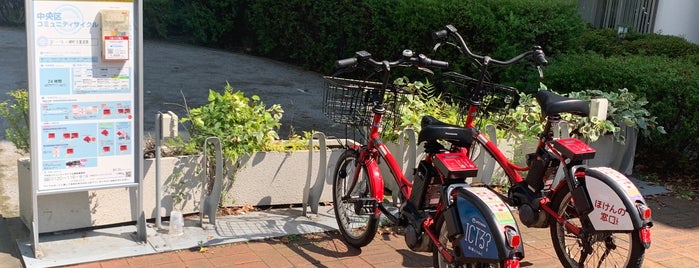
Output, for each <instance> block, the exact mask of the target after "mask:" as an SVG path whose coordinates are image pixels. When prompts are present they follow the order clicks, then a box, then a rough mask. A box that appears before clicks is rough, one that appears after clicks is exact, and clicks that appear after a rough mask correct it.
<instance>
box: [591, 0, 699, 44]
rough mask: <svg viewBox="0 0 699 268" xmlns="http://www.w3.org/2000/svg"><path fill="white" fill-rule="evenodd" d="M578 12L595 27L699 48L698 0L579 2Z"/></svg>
mask: <svg viewBox="0 0 699 268" xmlns="http://www.w3.org/2000/svg"><path fill="white" fill-rule="evenodd" d="M578 9H579V10H580V12H581V14H582V16H583V19H585V21H587V22H588V23H590V24H591V25H593V26H594V27H598V28H613V29H618V30H619V31H626V30H627V29H633V30H634V31H638V32H642V33H650V32H653V33H658V34H667V35H675V36H681V37H684V38H685V39H687V41H690V42H692V43H695V44H699V27H697V26H699V16H697V15H696V14H699V1H697V0H579V1H578Z"/></svg>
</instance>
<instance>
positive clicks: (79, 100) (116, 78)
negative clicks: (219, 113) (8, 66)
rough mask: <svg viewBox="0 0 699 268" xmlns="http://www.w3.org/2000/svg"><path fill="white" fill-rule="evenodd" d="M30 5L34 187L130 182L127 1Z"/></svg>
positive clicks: (131, 85) (133, 157)
mask: <svg viewBox="0 0 699 268" xmlns="http://www.w3.org/2000/svg"><path fill="white" fill-rule="evenodd" d="M31 5H33V8H32V9H31V10H32V14H27V15H28V16H29V15H31V18H28V19H27V22H28V24H27V28H28V33H29V34H28V35H27V37H28V38H27V48H28V55H29V65H28V66H29V70H28V71H29V73H30V76H29V77H30V81H29V90H30V95H29V96H30V109H31V110H32V111H31V112H32V113H33V115H32V121H33V122H32V124H31V125H32V130H31V131H32V144H31V146H32V162H33V163H34V164H33V165H32V167H33V168H36V170H33V171H32V173H33V174H34V177H35V178H36V179H37V180H38V181H37V185H38V188H37V190H38V192H47V191H72V190H76V189H78V190H80V189H90V188H104V187H109V186H119V185H124V184H133V183H136V182H137V180H136V175H137V174H135V171H136V168H135V165H136V161H137V160H139V158H138V156H140V155H141V154H140V153H139V152H138V149H136V148H135V146H136V141H135V139H136V138H137V137H136V136H137V132H135V131H136V128H137V125H136V121H135V120H137V119H136V117H137V116H136V115H135V112H136V109H135V107H134V105H135V103H137V99H136V97H135V96H136V92H135V87H136V86H135V80H136V79H135V74H134V70H135V67H134V59H135V58H136V57H135V56H134V49H133V48H134V44H133V42H134V40H135V39H136V38H134V25H133V24H134V20H133V14H134V11H133V9H134V2H133V1H132V0H126V1H125V0H113V1H79V0H78V1H53V0H44V1H40V0H35V1H33V3H31ZM30 28H31V29H30ZM35 161H36V162H35Z"/></svg>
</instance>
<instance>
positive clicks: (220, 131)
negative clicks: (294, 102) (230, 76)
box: [180, 83, 284, 161]
mask: <svg viewBox="0 0 699 268" xmlns="http://www.w3.org/2000/svg"><path fill="white" fill-rule="evenodd" d="M208 101H209V103H208V104H206V105H203V106H201V107H197V108H193V109H189V110H188V114H187V116H186V117H184V118H182V119H181V120H180V121H181V122H182V123H186V122H189V123H190V124H191V126H190V127H189V129H188V130H189V133H190V138H191V139H192V141H194V142H195V143H196V144H198V145H201V144H204V141H205V140H206V138H208V137H218V138H219V139H220V140H221V146H222V147H223V153H224V154H225V157H227V158H228V159H229V160H231V161H236V160H237V159H238V157H240V156H241V155H243V154H247V153H252V152H255V151H262V150H267V149H268V146H269V145H270V144H271V143H272V141H274V140H275V139H278V138H279V136H278V134H277V132H276V129H278V128H279V126H280V123H279V120H280V119H281V117H282V114H283V113H284V111H283V110H282V108H281V106H279V105H278V104H275V105H272V106H270V107H269V108H267V107H266V106H265V105H264V103H263V102H262V101H260V97H258V96H257V95H253V96H252V97H250V98H248V97H246V96H245V95H244V94H243V93H242V92H240V91H236V92H234V91H233V88H232V87H231V85H230V84H228V83H227V84H226V86H225V88H224V90H223V94H221V93H219V92H216V91H214V90H209V98H208Z"/></svg>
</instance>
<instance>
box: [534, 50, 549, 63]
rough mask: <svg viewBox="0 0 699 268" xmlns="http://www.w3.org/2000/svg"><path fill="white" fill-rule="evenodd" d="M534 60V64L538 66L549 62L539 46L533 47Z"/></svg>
mask: <svg viewBox="0 0 699 268" xmlns="http://www.w3.org/2000/svg"><path fill="white" fill-rule="evenodd" d="M534 61H535V62H536V65H539V66H546V65H548V64H549V62H548V61H547V60H546V56H545V55H544V51H543V50H542V49H541V47H540V46H535V47H534Z"/></svg>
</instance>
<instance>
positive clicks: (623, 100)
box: [568, 88, 666, 143]
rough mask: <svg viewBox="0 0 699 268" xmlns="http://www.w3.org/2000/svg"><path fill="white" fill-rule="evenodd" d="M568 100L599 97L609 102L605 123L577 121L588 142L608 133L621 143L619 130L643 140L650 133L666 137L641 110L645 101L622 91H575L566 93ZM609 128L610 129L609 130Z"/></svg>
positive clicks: (643, 110)
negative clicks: (634, 132) (626, 129)
mask: <svg viewBox="0 0 699 268" xmlns="http://www.w3.org/2000/svg"><path fill="white" fill-rule="evenodd" d="M568 97H571V98H578V99H585V100H590V99H594V98H600V97H601V98H605V99H607V100H608V101H609V108H608V110H607V120H606V121H607V122H603V121H604V120H596V118H592V119H590V118H584V119H583V120H579V121H578V122H579V124H580V125H579V126H580V127H582V128H583V129H582V130H581V131H583V133H588V135H587V136H590V138H591V139H592V138H594V137H598V135H601V134H605V133H612V134H614V138H615V140H617V141H619V142H621V143H623V142H624V136H622V135H620V131H619V130H620V127H621V126H626V127H631V128H636V129H638V130H639V131H640V133H641V134H642V135H643V136H644V137H650V134H651V133H652V131H657V132H658V133H661V134H665V133H666V132H665V129H664V128H663V126H660V125H659V124H658V123H657V122H656V117H655V116H652V115H651V114H650V112H649V111H648V110H647V109H646V108H645V106H646V105H647V104H648V100H646V98H644V97H638V96H636V94H633V93H631V92H629V90H628V89H626V88H622V89H619V90H617V91H602V90H585V91H577V92H571V93H569V94H568ZM610 124H611V125H612V126H613V127H614V129H612V126H610ZM604 131H606V132H604ZM595 140H596V139H595Z"/></svg>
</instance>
